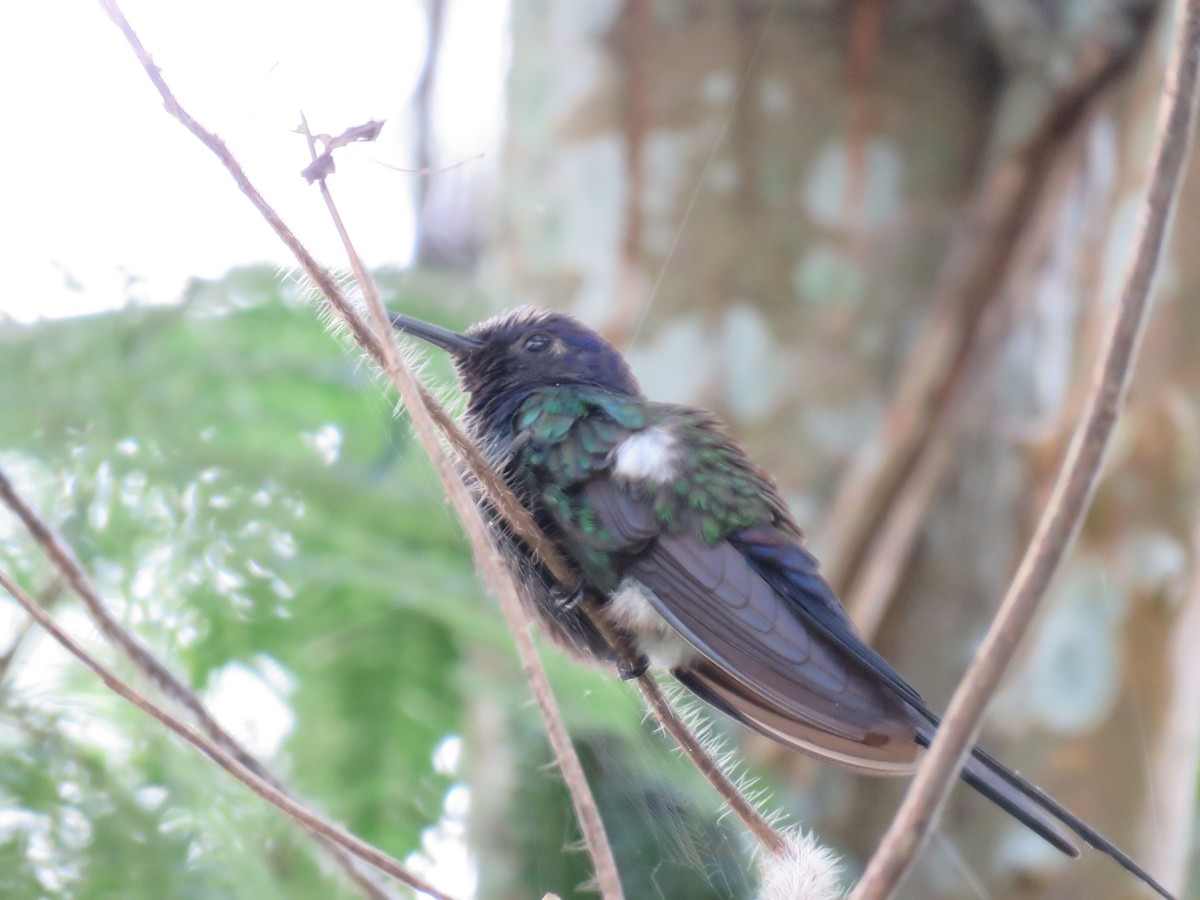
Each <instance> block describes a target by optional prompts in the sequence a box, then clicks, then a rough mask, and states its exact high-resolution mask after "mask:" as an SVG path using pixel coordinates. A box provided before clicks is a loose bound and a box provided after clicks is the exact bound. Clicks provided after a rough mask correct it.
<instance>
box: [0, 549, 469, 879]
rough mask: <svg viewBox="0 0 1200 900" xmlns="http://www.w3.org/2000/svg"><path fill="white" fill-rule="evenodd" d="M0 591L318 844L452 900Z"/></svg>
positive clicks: (15, 589) (9, 587)
mask: <svg viewBox="0 0 1200 900" xmlns="http://www.w3.org/2000/svg"><path fill="white" fill-rule="evenodd" d="M0 587H2V588H4V590H5V591H7V592H8V594H9V595H10V596H11V597H12V598H13V599H14V600H16V601H17V603H18V604H20V605H21V607H22V608H24V610H25V611H26V612H27V613H29V615H30V617H31V618H32V619H33V620H34V621H36V622H37V623H38V625H40V626H41V627H42V628H43V629H44V630H45V631H47V632H48V633H49V634H50V636H51V637H53V638H54V639H55V640H56V641H58V643H60V644H61V645H62V646H63V647H65V648H66V649H67V650H68V651H69V652H70V653H71V654H72V655H73V656H74V657H75V658H76V659H78V660H79V661H80V662H82V663H83V664H84V665H85V666H87V667H88V668H89V669H91V670H92V671H93V672H94V673H95V674H96V675H97V677H99V679H100V680H101V681H102V682H104V685H105V686H106V687H107V688H109V689H110V690H111V691H113V692H114V693H116V694H118V695H120V696H121V697H123V698H124V699H125V700H128V701H129V702H130V703H132V704H133V705H134V706H136V707H137V708H138V709H140V710H141V711H142V712H144V713H146V714H147V715H148V716H151V717H152V718H154V719H157V720H158V721H159V722H161V723H162V724H163V725H165V726H166V727H167V728H169V729H170V730H171V731H173V732H175V734H177V735H179V737H181V738H183V739H184V740H185V741H187V742H188V743H189V744H191V745H192V746H193V747H195V748H196V749H197V750H199V751H200V752H201V753H203V754H204V755H205V756H207V757H208V758H209V759H211V760H212V761H213V762H214V763H216V764H217V765H218V766H220V767H221V768H222V769H224V770H225V771H226V772H228V773H229V774H230V775H232V776H233V777H234V778H236V779H237V780H238V781H240V782H241V783H242V784H244V785H246V787H248V788H250V790H252V791H254V793H256V794H258V796H260V797H262V798H263V799H264V800H266V801H267V802H268V803H270V804H271V805H272V806H274V807H275V808H276V809H279V810H281V811H282V812H284V813H286V814H287V815H288V816H290V817H291V818H292V819H294V820H295V821H296V822H297V823H298V824H300V825H301V826H303V827H304V828H305V829H307V830H308V831H310V832H312V833H313V834H315V835H319V836H320V837H321V839H322V840H325V841H328V842H329V843H330V844H334V845H336V846H338V847H339V848H341V849H342V850H344V851H345V852H347V853H349V854H351V855H353V856H356V857H358V858H359V859H362V860H364V861H366V862H368V863H370V864H371V865H373V866H375V867H376V868H377V869H379V870H380V871H381V872H386V873H388V874H389V875H391V876H393V877H395V878H397V879H399V880H400V881H402V882H404V883H405V884H407V885H408V886H409V887H412V888H414V889H415V890H418V891H422V892H424V893H426V894H429V895H430V896H432V897H437V898H438V900H453V898H452V897H450V895H449V894H445V893H442V892H441V891H440V890H438V889H437V888H435V887H434V886H433V885H431V884H430V883H429V882H427V881H425V880H424V879H423V878H421V877H420V876H419V875H416V874H414V873H413V872H411V871H410V870H409V869H407V868H405V867H404V866H402V865H401V864H400V863H399V862H397V861H396V860H395V859H393V858H392V857H390V856H388V855H387V854H386V853H384V852H383V851H381V850H379V849H378V848H376V847H373V846H372V845H371V844H368V843H367V842H366V841H363V840H361V839H360V838H357V837H355V836H354V835H352V834H350V832H348V831H346V830H345V829H344V828H341V827H339V826H338V825H335V824H334V823H333V822H331V821H329V820H328V819H326V818H324V817H323V816H320V815H318V814H317V813H315V812H313V811H312V810H310V809H309V808H308V807H307V806H305V805H304V804H302V803H299V802H297V801H296V800H294V799H293V798H292V797H290V796H289V795H288V794H287V793H286V792H284V791H282V790H280V789H279V788H278V787H277V786H276V785H274V784H272V783H271V782H270V781H269V780H267V779H265V778H263V777H261V776H260V775H259V774H258V773H256V772H254V771H253V770H252V769H251V768H250V767H249V766H247V765H245V764H244V763H243V762H242V761H241V760H240V759H238V758H237V757H236V756H235V755H234V754H232V753H230V752H228V751H227V750H225V749H223V748H222V747H220V746H219V745H218V743H217V742H216V741H213V740H210V739H208V738H207V737H205V736H204V735H203V734H201V733H200V732H198V731H196V730H195V729H193V728H190V727H189V726H188V725H186V724H185V723H183V722H181V721H180V720H179V719H177V718H176V717H175V716H173V715H171V714H170V713H169V712H167V711H166V710H165V709H163V708H162V707H161V706H159V705H158V704H156V703H153V702H151V701H150V700H148V699H147V698H145V697H143V696H142V695H141V694H139V693H138V692H137V691H135V690H134V689H133V688H132V687H130V686H129V684H128V683H127V682H125V681H124V680H122V679H121V678H120V677H118V676H117V675H116V674H115V673H114V672H113V671H112V670H111V669H109V668H108V667H107V666H105V665H104V664H103V663H101V662H100V661H99V660H98V659H96V658H95V657H94V656H92V655H91V654H90V653H88V652H87V651H86V650H84V649H83V647H82V646H81V645H80V644H78V643H77V642H76V641H75V640H74V639H73V638H72V637H71V636H70V635H69V634H67V633H66V632H65V631H63V630H62V629H61V628H60V627H59V626H58V624H57V623H56V622H55V621H54V619H53V618H51V617H50V614H49V613H47V612H46V611H45V610H44V609H42V607H41V606H40V605H39V604H38V603H37V602H36V601H35V600H34V599H33V598H32V597H30V596H29V595H28V594H26V593H25V592H24V591H23V590H21V588H20V587H19V586H18V585H17V584H16V583H15V582H13V581H12V580H11V579H10V578H9V577H8V575H7V574H6V573H5V572H3V571H2V570H0Z"/></svg>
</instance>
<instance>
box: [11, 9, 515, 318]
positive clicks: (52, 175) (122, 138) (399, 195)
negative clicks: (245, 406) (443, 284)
mask: <svg viewBox="0 0 1200 900" xmlns="http://www.w3.org/2000/svg"><path fill="white" fill-rule="evenodd" d="M122 6H123V8H124V11H125V14H126V16H127V17H128V18H129V20H130V21H131V22H132V23H133V25H134V27H135V28H136V29H137V30H138V32H139V33H140V35H141V37H142V40H143V42H144V43H145V44H146V46H147V47H148V48H150V50H151V52H152V53H153V54H154V56H155V59H156V61H157V62H158V63H159V65H160V66H161V67H162V69H163V73H164V75H165V76H166V78H167V81H168V83H169V84H171V86H172V87H173V88H174V90H175V92H176V95H177V96H178V97H179V98H180V100H181V101H182V102H183V104H184V105H185V107H187V108H189V109H190V110H191V111H192V113H193V114H194V115H195V116H196V117H197V118H198V119H199V120H200V121H201V122H202V123H204V124H205V125H206V126H208V127H209V128H210V129H212V130H214V131H216V132H217V133H218V134H219V135H220V136H221V137H222V138H223V139H224V140H225V142H226V144H227V145H229V147H230V148H231V149H232V150H233V151H234V153H235V155H237V157H238V158H239V159H240V161H241V162H242V164H243V165H244V166H245V167H246V169H247V171H248V172H249V174H250V176H251V178H252V179H253V180H254V181H255V183H256V184H257V185H258V186H259V189H260V190H261V191H262V192H263V193H264V194H265V196H266V197H267V199H268V201H269V202H271V203H272V204H273V205H274V206H275V207H276V209H278V210H279V211H280V213H281V214H282V215H283V217H284V220H285V221H287V222H288V223H289V224H291V225H292V227H293V228H294V229H295V230H296V231H297V232H298V233H299V235H300V236H301V238H302V239H303V240H304V241H305V242H306V243H308V245H309V247H310V249H312V250H313V251H314V252H315V253H316V254H317V255H318V257H319V258H320V259H322V261H324V262H326V263H327V264H331V265H335V266H337V265H341V264H342V260H343V258H344V257H343V255H342V254H341V252H340V249H339V247H338V245H337V244H336V241H335V238H334V236H333V234H332V229H331V226H330V224H329V220H328V217H327V215H326V214H325V212H324V207H323V206H322V204H321V203H320V200H319V197H318V195H317V192H316V190H315V189H314V188H310V187H309V186H308V185H307V184H306V183H305V181H304V180H303V179H302V178H301V177H300V176H299V171H300V169H302V168H303V167H304V165H305V164H306V163H307V162H308V157H307V150H306V147H305V145H304V141H303V139H302V138H300V137H299V136H297V135H295V134H293V133H292V131H291V129H293V128H294V127H295V126H296V124H297V123H298V121H299V111H300V110H301V109H303V110H304V112H305V113H306V115H307V116H308V120H309V123H310V125H311V126H312V128H313V130H314V131H317V132H321V131H326V132H330V133H337V132H339V131H341V130H342V129H343V128H344V127H346V126H349V125H354V124H359V123H361V122H364V121H366V120H367V119H370V118H372V117H374V118H383V119H387V120H388V124H387V126H386V127H385V129H384V131H383V133H382V135H381V136H380V139H379V141H378V142H377V143H376V144H374V145H370V146H368V145H360V146H357V147H351V148H349V149H347V150H343V151H342V152H341V154H340V155H339V156H338V167H339V170H338V174H337V175H336V176H334V178H332V179H331V180H330V185H331V187H333V189H334V191H335V196H336V197H337V198H338V201H339V205H340V206H341V208H342V213H343V216H344V217H345V218H346V220H347V223H348V225H349V226H350V228H351V232H352V234H354V236H355V240H356V243H357V244H358V247H359V250H360V252H361V253H362V254H363V255H364V256H365V257H366V259H367V261H368V263H369V264H371V265H379V264H383V263H404V262H407V261H408V260H409V258H410V256H411V252H412V243H413V217H412V191H413V177H414V176H411V175H406V174H403V173H399V172H394V171H392V170H390V169H388V168H386V167H384V166H382V165H378V164H377V163H376V162H375V160H383V161H386V162H388V163H390V164H393V165H400V166H406V165H411V162H412V161H411V158H410V152H411V151H410V147H411V142H412V138H411V130H410V127H409V120H408V114H407V101H408V98H409V96H410V94H411V92H412V89H413V87H414V85H415V82H416V79H417V78H418V76H419V72H420V68H421V65H422V63H423V57H424V52H425V15H424V7H423V4H422V3H421V2H420V0H394V2H391V3H380V2H377V0H374V2H372V0H339V2H338V3H336V4H334V3H327V2H326V3H315V2H311V0H289V2H284V0H208V2H204V3H200V2H176V0H124V2H123V4H122ZM462 6H467V7H472V9H471V10H470V11H469V12H470V15H471V17H472V27H471V28H469V29H466V30H465V31H459V32H457V34H456V41H457V42H458V43H459V45H460V46H459V49H460V51H461V50H462V49H466V50H467V51H468V52H466V53H465V54H464V53H462V52H458V53H455V54H454V56H455V57H457V58H459V59H464V58H465V59H467V60H470V61H471V62H473V63H474V66H473V68H472V69H471V70H466V71H464V70H462V69H458V70H456V71H455V72H445V73H443V83H442V87H441V90H442V92H443V97H442V102H447V101H449V100H450V99H451V97H453V98H454V100H455V101H456V102H457V103H458V104H459V106H460V108H462V107H463V105H469V100H470V95H471V93H472V92H473V91H474V92H476V94H477V92H478V90H479V84H480V79H481V78H482V79H485V80H486V81H487V82H491V83H493V84H495V83H497V82H498V80H499V78H500V73H501V71H502V65H503V61H502V57H503V54H504V49H503V47H504V41H503V40H502V39H500V38H498V37H497V34H498V33H499V32H500V29H501V28H502V26H503V21H504V16H505V15H506V9H505V7H506V4H503V3H475V2H473V0H462ZM460 12H463V10H460ZM451 15H452V16H453V15H454V10H453V8H452V12H451ZM4 19H5V21H4V24H3V27H0V79H2V81H0V84H3V88H2V89H0V118H2V120H3V122H4V125H5V131H6V140H5V142H4V146H3V150H2V151H0V159H3V162H4V170H5V179H4V184H3V187H0V209H2V210H3V212H2V214H0V261H2V262H3V266H4V271H5V273H6V278H5V280H6V284H5V287H4V290H3V291H2V292H0V319H2V318H3V316H5V315H8V316H12V317H14V318H17V319H20V320H29V319H35V318H38V317H43V316H61V315H70V314H73V313H77V312H86V311H89V310H94V309H101V308H107V307H111V306H113V305H121V304H123V303H124V302H125V301H126V298H127V297H128V296H130V294H131V293H132V294H133V296H135V297H137V298H139V299H144V300H152V301H153V302H159V303H161V302H169V301H171V300H173V299H175V298H176V297H177V296H178V294H179V291H180V288H181V287H182V285H183V284H184V283H185V281H186V279H187V278H188V277H189V276H193V275H195V276H204V277H218V276H220V275H222V274H223V273H224V272H225V271H226V270H228V269H229V268H230V267H231V266H232V265H236V264H240V263H253V262H274V263H284V264H287V265H290V264H291V261H290V259H289V258H288V257H287V256H286V254H285V252H284V251H283V249H282V247H281V245H280V244H279V243H278V241H277V239H276V238H275V236H274V235H273V234H272V233H271V232H270V231H269V229H268V228H267V226H266V225H265V223H264V222H263V221H262V220H261V219H260V218H259V216H258V214H257V213H256V212H255V211H254V210H253V209H252V208H251V207H250V205H249V204H248V202H247V201H246V200H245V199H244V198H243V197H242V196H241V195H240V194H239V193H238V192H237V191H236V190H235V188H234V186H233V182H232V181H231V179H230V178H229V176H228V174H227V173H226V172H225V171H224V169H223V168H221V167H220V165H219V164H218V163H217V161H216V158H215V157H214V156H213V155H212V154H211V153H210V152H209V151H208V150H207V149H206V148H204V147H202V146H201V145H200V144H199V142H198V141H196V139H195V138H193V137H192V136H191V135H190V134H188V133H187V132H186V131H185V130H184V129H183V127H182V126H181V125H179V124H178V123H177V122H176V121H175V120H174V119H172V118H170V117H169V116H168V115H167V114H166V113H165V112H164V111H163V109H162V106H161V103H160V102H159V99H158V96H157V94H155V93H154V92H153V89H152V87H151V85H150V82H149V81H148V79H147V78H146V76H145V74H144V73H143V71H142V70H141V67H140V66H139V65H138V64H137V62H136V60H135V59H134V57H133V55H132V53H131V51H130V50H129V48H128V47H127V46H126V44H125V42H124V39H123V38H122V36H121V35H120V33H119V32H118V31H117V29H116V28H115V27H114V26H113V25H112V24H111V23H110V22H109V21H108V19H107V17H106V16H105V14H104V12H103V11H102V10H101V9H100V7H99V6H98V4H96V3H95V2H92V0H63V2H14V3H10V4H7V6H6V8H5V11H4ZM451 24H452V23H451ZM464 44H465V45H467V46H466V47H465V48H464V47H463V46H462V45H464ZM448 51H449V48H448ZM449 57H450V53H449V52H448V53H447V58H449ZM494 89H495V88H493V90H494ZM485 118H486V117H485ZM463 121H464V123H469V124H468V125H467V127H466V129H465V131H464V133H463V134H462V135H460V141H461V146H462V147H463V154H464V158H465V156H470V155H473V154H474V153H477V152H480V151H483V150H490V149H491V148H490V146H487V144H488V142H489V140H494V137H495V132H494V130H493V131H492V132H491V134H490V135H488V134H485V133H484V132H485V131H486V130H487V128H486V127H485V128H482V129H481V128H480V127H479V124H478V123H477V122H476V121H473V120H472V119H471V117H470V116H466V117H464V118H463ZM486 126H489V127H491V128H494V121H492V122H488V123H486ZM68 274H69V276H70V278H68V277H67V275H68ZM129 276H134V277H136V278H137V279H139V280H140V282H141V283H139V284H137V285H135V286H134V288H133V289H132V291H131V290H130V288H129V287H128V279H129ZM71 280H74V281H77V282H79V283H80V284H81V285H82V290H72V289H71V288H70V287H69V286H68V282H69V281H71Z"/></svg>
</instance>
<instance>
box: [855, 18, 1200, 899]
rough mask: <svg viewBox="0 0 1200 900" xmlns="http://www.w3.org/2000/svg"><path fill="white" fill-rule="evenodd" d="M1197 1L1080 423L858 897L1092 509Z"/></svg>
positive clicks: (892, 857) (882, 879) (888, 860)
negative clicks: (1016, 565) (1131, 247)
mask: <svg viewBox="0 0 1200 900" xmlns="http://www.w3.org/2000/svg"><path fill="white" fill-rule="evenodd" d="M1198 76H1200V0H1177V2H1176V22H1175V45H1174V47H1173V48H1172V52H1171V58H1170V61H1169V62H1168V65H1167V78H1166V85H1165V87H1164V90H1163V95H1162V102H1161V106H1160V108H1159V128H1158V135H1157V138H1156V141H1155V146H1154V151H1153V155H1152V157H1151V169H1150V173H1151V174H1150V183H1149V189H1148V191H1147V193H1146V196H1145V199H1144V201H1143V204H1142V209H1141V212H1140V215H1139V219H1138V227H1137V232H1136V235H1135V239H1134V255H1133V258H1132V260H1131V262H1130V265H1129V268H1128V269H1127V270H1126V273H1125V277H1124V281H1123V284H1122V287H1121V298H1120V303H1119V306H1118V308H1117V310H1116V312H1115V315H1114V317H1113V320H1112V323H1111V326H1110V331H1109V333H1108V339H1107V341H1106V346H1105V351H1104V353H1103V355H1102V357H1101V358H1100V359H1099V360H1098V361H1097V367H1096V371H1095V373H1094V375H1093V381H1092V387H1091V390H1090V392H1089V394H1088V400H1087V406H1086V408H1085V411H1084V417H1083V420H1082V421H1081V422H1080V424H1079V427H1078V428H1077V429H1076V431H1075V435H1074V438H1073V440H1072V442H1071V447H1070V449H1069V450H1068V452H1067V457H1066V459H1065V460H1064V461H1063V466H1062V470H1061V471H1060V473H1059V477H1058V480H1057V482H1056V484H1055V486H1054V492H1053V494H1052V495H1051V497H1050V500H1049V502H1048V503H1047V505H1046V509H1045V510H1044V511H1043V513H1042V518H1041V521H1040V522H1039V523H1038V528H1037V531H1036V533H1035V534H1034V536H1033V540H1032V541H1031V543H1030V545H1029V547H1028V549H1027V550H1026V552H1025V557H1024V558H1023V559H1022V560H1021V565H1020V567H1019V568H1018V570H1017V574H1016V576H1015V577H1014V579H1013V582H1012V584H1011V585H1010V587H1009V589H1008V593H1007V595H1006V596H1005V598H1004V602H1003V603H1002V604H1001V607H1000V610H999V612H998V613H997V614H996V618H995V620H994V621H993V622H992V626H991V628H990V629H989V630H988V633H987V636H986V637H985V638H984V641H983V644H982V646H981V647H980V649H979V652H978V654H977V655H976V657H975V660H974V661H973V662H972V663H971V666H970V668H969V669H968V670H967V674H966V676H965V677H964V678H963V681H962V683H961V684H960V685H959V687H958V690H956V691H955V693H954V697H953V699H952V700H951V703H950V708H949V710H948V711H947V712H946V717H945V720H944V721H943V724H942V727H941V728H940V729H938V733H937V737H936V738H935V739H934V742H933V744H932V746H931V747H930V749H929V753H928V755H927V756H926V758H925V759H924V761H923V762H922V764H921V767H920V769H919V770H918V772H917V776H916V778H915V779H914V780H913V783H912V785H911V786H910V788H909V790H908V793H907V795H906V796H905V798H904V802H903V804H902V805H901V807H900V810H899V812H898V813H897V814H896V818H895V820H894V821H893V822H892V825H891V827H890V828H889V829H888V832H887V834H886V835H885V836H884V838H883V841H882V842H881V843H880V846H879V849H878V851H877V852H876V853H875V856H874V857H873V858H872V860H871V863H870V865H869V866H868V867H867V871H866V872H865V873H864V874H863V877H862V880H861V881H860V882H859V883H858V887H857V888H856V889H855V891H854V894H853V898H854V900H883V898H886V897H889V896H890V895H891V894H892V892H893V891H894V890H895V888H896V887H897V886H898V885H899V883H900V881H901V879H903V877H904V875H905V873H906V872H907V871H908V868H909V866H910V865H911V864H912V862H913V860H914V859H915V858H916V854H917V851H918V850H919V849H920V848H921V845H922V844H923V843H924V840H925V838H926V836H927V835H928V831H929V829H930V827H931V826H932V824H933V821H934V819H935V818H936V817H937V815H938V813H939V811H940V810H941V807H942V805H943V804H944V803H945V800H946V797H947V796H948V794H949V792H950V787H951V786H952V784H953V781H954V779H955V777H956V776H957V775H958V772H959V770H960V769H961V768H962V765H963V762H964V761H965V758H966V755H967V753H968V751H969V750H970V748H971V745H972V743H973V741H974V738H975V735H976V733H977V732H978V730H979V724H980V720H981V718H982V716H983V713H984V712H985V710H986V709H987V705H988V701H989V700H990V699H991V696H992V693H993V692H994V691H995V689H996V686H997V685H998V684H999V682H1000V678H1001V677H1002V676H1003V674H1004V670H1005V668H1006V667H1007V665H1008V663H1009V661H1010V660H1011V659H1012V656H1013V653H1014V652H1015V651H1016V648H1017V644H1018V642H1019V641H1020V639H1021V637H1022V635H1024V633H1025V631H1026V630H1027V628H1028V626H1029V623H1030V621H1031V620H1032V618H1033V614H1034V613H1035V612H1036V611H1037V608H1038V604H1039V601H1040V600H1041V598H1042V596H1043V595H1044V593H1045V591H1046V588H1047V586H1048V585H1049V583H1050V580H1051V578H1052V577H1053V575H1054V572H1055V570H1056V569H1057V567H1058V564H1059V561H1060V560H1061V559H1062V557H1063V555H1064V554H1065V553H1066V551H1067V549H1068V547H1070V545H1071V542H1072V540H1073V539H1074V537H1075V534H1076V532H1077V531H1078V530H1079V525H1080V522H1081V521H1082V519H1083V515H1084V513H1085V512H1086V510H1087V508H1088V505H1089V503H1090V502H1091V498H1092V494H1093V493H1094V490H1095V486H1096V482H1097V480H1098V478H1099V474H1100V467H1101V464H1102V463H1103V461H1104V451H1105V448H1106V447H1107V446H1108V441H1109V438H1110V437H1111V435H1112V432H1113V427H1114V425H1115V424H1116V421H1117V416H1118V413H1119V412H1120V409H1121V406H1122V404H1123V403H1124V400H1125V394H1126V391H1127V390H1128V387H1129V380H1130V377H1131V375H1132V372H1133V362H1134V359H1135V357H1136V356H1137V350H1138V345H1139V343H1140V339H1141V335H1142V331H1143V330H1144V326H1145V323H1146V319H1147V315H1148V313H1149V310H1150V305H1151V300H1152V299H1153V297H1152V288H1153V287H1154V278H1155V274H1156V273H1157V272H1158V268H1159V264H1160V262H1161V259H1162V255H1163V248H1164V246H1165V243H1166V238H1167V235H1168V233H1169V231H1170V225H1171V221H1172V217H1173V213H1174V210H1175V204H1176V200H1177V198H1178V195H1179V186H1180V184H1181V183H1182V181H1183V173H1184V168H1185V163H1186V162H1187V158H1188V154H1189V151H1190V148H1191V141H1192V133H1193V131H1194V130H1195V123H1196V104H1197V96H1198V92H1197V78H1198Z"/></svg>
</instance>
